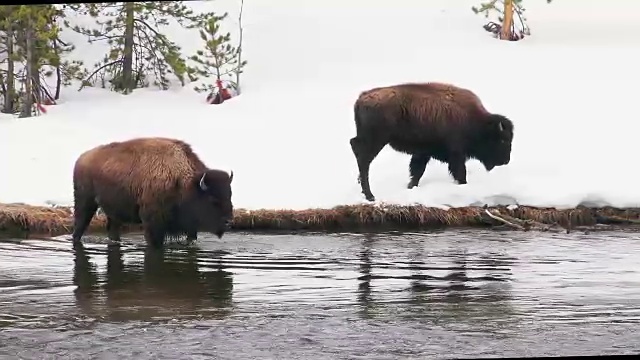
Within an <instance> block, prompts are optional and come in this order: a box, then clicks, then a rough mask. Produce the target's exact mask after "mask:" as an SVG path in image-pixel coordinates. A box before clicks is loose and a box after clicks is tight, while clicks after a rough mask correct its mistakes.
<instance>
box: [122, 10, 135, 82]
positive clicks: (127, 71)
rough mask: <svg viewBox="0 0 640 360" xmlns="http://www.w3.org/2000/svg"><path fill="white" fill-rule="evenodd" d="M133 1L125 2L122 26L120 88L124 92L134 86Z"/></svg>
mask: <svg viewBox="0 0 640 360" xmlns="http://www.w3.org/2000/svg"><path fill="white" fill-rule="evenodd" d="M133 5H134V3H133V2H127V3H125V5H124V6H125V16H126V20H125V28H124V59H123V61H122V90H124V93H125V94H128V93H130V92H131V91H133V89H134V88H135V85H136V84H135V83H134V82H133V30H134V12H133V10H134V8H133Z"/></svg>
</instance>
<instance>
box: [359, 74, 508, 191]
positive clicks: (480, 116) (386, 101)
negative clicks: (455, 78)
mask: <svg viewBox="0 0 640 360" xmlns="http://www.w3.org/2000/svg"><path fill="white" fill-rule="evenodd" d="M354 115H355V123H356V136H355V137H354V138H352V139H351V141H350V142H351V148H352V150H353V153H354V155H355V157H356V160H357V162H358V170H359V173H360V175H359V181H360V185H361V187H362V193H363V194H364V195H365V197H366V198H367V200H369V201H374V200H375V197H374V196H373V194H372V193H371V189H370V186H369V167H370V165H371V162H372V161H373V159H375V157H376V156H377V155H378V154H379V153H380V151H381V150H382V148H384V147H385V145H387V144H389V145H390V146H391V147H392V148H393V149H394V150H396V151H399V152H403V153H406V154H410V155H411V161H410V163H409V172H410V176H411V180H410V182H409V185H408V188H410V189H411V188H413V187H415V186H417V185H418V183H419V181H420V178H421V177H422V175H423V174H424V171H425V168H426V166H427V163H428V162H429V161H430V160H431V158H434V159H436V160H439V161H442V162H445V163H448V165H449V172H450V174H451V175H452V176H453V178H454V179H455V180H456V181H457V182H458V183H459V184H466V182H467V170H466V165H465V163H466V161H467V160H468V159H471V158H475V159H478V160H479V161H480V162H482V163H483V165H484V166H485V168H486V169H487V171H491V169H493V168H494V167H496V166H501V165H506V164H508V163H509V160H510V156H511V142H512V139H513V123H512V122H511V121H510V120H509V119H507V118H506V117H505V116H502V115H499V114H492V113H490V112H488V111H487V110H486V109H485V108H484V106H483V105H482V102H481V101H480V99H479V98H478V97H477V96H476V95H475V94H474V93H473V92H471V91H470V90H467V89H463V88H460V87H457V86H454V85H450V84H443V83H422V84H420V83H407V84H400V85H395V86H388V87H379V88H375V89H371V90H368V91H364V92H362V93H361V94H360V96H359V97H358V99H357V100H356V102H355V104H354Z"/></svg>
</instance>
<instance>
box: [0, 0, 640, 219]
mask: <svg viewBox="0 0 640 360" xmlns="http://www.w3.org/2000/svg"><path fill="white" fill-rule="evenodd" d="M239 3H240V1H239V0H215V1H211V2H198V1H194V2H191V6H192V7H194V8H196V9H197V10H217V11H229V12H230V18H231V19H230V21H231V22H230V23H229V25H228V26H229V30H231V31H235V24H234V23H233V22H234V21H235V19H236V18H237V11H238V10H239ZM477 3H478V2H477V1H475V0H456V1H451V0H429V1H420V2H418V1H414V0H397V1H393V2H391V1H384V2H383V1H369V0H368V1H365V0H352V1H348V2H345V1H338V0H306V1H299V2H291V1H284V0H272V1H258V0H246V1H245V4H244V15H243V23H244V28H245V33H244V44H243V47H244V49H245V52H244V55H243V56H244V57H245V58H246V59H247V60H248V61H249V65H248V66H247V68H246V71H245V73H244V74H243V79H242V81H243V94H242V95H241V96H239V97H237V98H234V99H232V100H230V101H228V102H225V103H224V104H223V105H220V106H215V105H207V104H206V103H205V101H204V98H205V95H203V94H197V93H195V92H194V91H192V90H191V89H192V87H191V86H188V87H185V88H183V89H172V90H169V91H164V92H162V91H158V90H155V89H143V90H136V91H135V92H134V93H133V94H131V95H128V96H124V95H119V94H116V93H113V92H109V91H107V90H102V89H98V88H85V89H84V90H83V91H81V92H78V91H77V87H73V88H70V89H65V90H64V91H63V94H62V99H61V101H60V104H59V105H56V106H50V107H48V110H49V111H48V113H47V114H46V115H44V116H41V117H38V118H29V119H17V118H11V117H7V116H6V115H4V116H3V117H0V166H1V167H2V172H3V176H2V177H0V202H24V203H31V204H43V203H46V202H54V203H59V204H71V203H72V181H71V173H72V168H73V163H74V161H75V160H76V158H77V156H78V155H79V154H80V153H81V152H83V151H85V150H87V149H88V148H90V147H93V146H95V145H98V144H102V143H106V142H110V141H114V140H124V139H128V138H131V137H137V136H155V135H162V136H170V137H177V138H181V139H184V140H186V141H188V142H190V143H191V144H192V145H193V147H194V149H195V150H196V152H197V153H198V154H199V155H200V156H201V157H202V159H203V160H204V161H205V162H206V163H207V164H208V165H209V166H211V167H215V168H222V169H233V171H234V173H235V177H234V204H235V206H236V207H238V208H249V209H255V208H291V209H302V208H309V207H331V206H334V205H338V204H352V203H359V202H362V201H363V196H362V195H361V193H360V187H359V184H358V183H357V181H356V178H357V167H356V163H355V159H354V157H353V154H352V152H351V149H350V146H349V139H350V138H351V137H353V136H354V135H355V126H354V124H353V102H354V100H355V99H356V97H357V96H358V94H359V92H360V91H362V90H365V89H368V88H371V87H375V86H381V85H389V84H395V83H400V82H405V81H442V82H450V83H453V84H456V85H459V86H463V87H468V88H470V89H472V90H473V91H475V92H476V93H477V94H478V95H479V96H480V98H481V99H482V100H483V102H484V104H485V106H486V107H487V109H489V110H490V111H493V112H498V113H501V114H504V115H506V116H508V117H509V118H511V119H512V120H513V122H514V124H515V137H514V144H513V153H512V156H511V163H510V164H509V165H507V166H503V167H498V168H496V169H494V170H493V171H492V172H490V173H487V172H486V171H485V170H484V168H483V167H482V165H480V163H479V162H477V161H469V162H468V163H467V169H468V184H467V185H463V186H460V185H456V184H454V182H453V179H452V178H451V177H450V176H449V175H448V173H447V168H446V165H444V164H441V163H439V162H437V161H433V162H432V163H430V164H429V166H428V167H427V170H426V172H425V175H424V177H423V179H422V181H421V183H420V187H418V188H415V189H412V190H407V189H406V184H407V182H408V163H409V156H407V155H403V154H399V153H396V152H394V151H393V150H391V149H390V148H388V147H387V148H385V149H384V150H383V151H382V152H381V153H380V155H379V156H378V157H377V158H376V159H375V160H374V162H373V163H372V167H371V188H372V190H373V193H374V194H375V195H376V198H377V200H378V201H380V202H391V203H415V202H419V203H422V204H426V205H435V206H438V205H443V204H447V205H450V206H465V205H470V204H484V203H487V204H494V203H496V202H497V203H514V202H515V203H518V204H522V205H535V206H559V207H566V206H575V205H578V204H579V203H581V202H590V203H596V204H612V205H616V206H640V190H639V189H638V187H637V176H638V172H637V171H638V169H637V165H636V159H637V157H638V155H637V152H638V147H637V144H638V142H639V141H640V140H639V130H640V125H638V124H639V120H640V118H639V115H638V111H637V108H636V105H637V103H638V90H637V84H638V83H640V71H638V64H640V35H638V34H640V3H636V2H632V1H626V0H562V1H559V0H557V1H556V2H554V3H552V4H549V5H548V4H546V2H545V1H543V0H527V1H525V3H526V4H525V6H526V7H527V13H526V15H527V17H528V19H529V21H528V24H529V25H530V27H531V31H532V36H530V37H528V38H526V39H525V40H524V41H520V42H506V41H498V40H495V39H493V38H491V37H490V35H489V33H487V32H485V31H484V30H483V29H482V25H483V24H484V23H485V22H486V21H487V20H486V19H485V18H484V17H483V16H480V15H475V14H474V13H473V12H472V11H471V10H470V8H471V6H472V5H477ZM71 20H72V21H73V19H71ZM76 20H77V21H82V19H76ZM172 38H173V39H176V40H177V41H178V42H179V43H180V45H181V46H182V47H183V48H184V49H185V51H186V52H192V51H194V50H195V49H197V48H198V47H199V46H200V38H199V36H198V35H197V33H196V32H188V31H185V30H182V29H179V30H175V32H174V33H173V36H172ZM71 40H72V41H75V43H76V45H77V46H78V50H77V51H76V52H75V53H74V54H73V55H72V56H73V57H75V58H81V59H83V60H85V61H86V62H87V63H88V64H92V63H94V62H95V61H96V60H97V59H98V58H99V57H101V56H102V54H103V50H104V47H103V48H100V46H99V45H89V44H86V42H85V41H84V40H83V38H82V37H81V36H80V35H75V37H74V38H73V39H71ZM506 61H509V62H510V64H509V65H504V64H505V62H506Z"/></svg>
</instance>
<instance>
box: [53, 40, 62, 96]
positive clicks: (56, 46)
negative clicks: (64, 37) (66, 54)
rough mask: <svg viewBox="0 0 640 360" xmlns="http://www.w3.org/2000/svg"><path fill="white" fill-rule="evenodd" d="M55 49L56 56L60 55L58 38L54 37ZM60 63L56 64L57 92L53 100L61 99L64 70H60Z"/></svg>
mask: <svg viewBox="0 0 640 360" xmlns="http://www.w3.org/2000/svg"><path fill="white" fill-rule="evenodd" d="M53 51H55V54H56V56H60V54H59V52H58V39H54V40H53ZM60 66H61V65H60V64H58V66H56V76H57V79H56V94H55V96H54V97H53V100H59V99H60V88H61V87H62V70H60Z"/></svg>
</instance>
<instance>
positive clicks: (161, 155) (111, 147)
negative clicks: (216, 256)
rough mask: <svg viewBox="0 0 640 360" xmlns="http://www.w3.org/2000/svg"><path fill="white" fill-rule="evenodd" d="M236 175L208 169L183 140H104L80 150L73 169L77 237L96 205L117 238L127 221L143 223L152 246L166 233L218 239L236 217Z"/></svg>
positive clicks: (74, 238)
mask: <svg viewBox="0 0 640 360" xmlns="http://www.w3.org/2000/svg"><path fill="white" fill-rule="evenodd" d="M232 179H233V172H231V173H230V174H227V173H226V172H224V171H220V170H213V169H209V168H207V167H206V166H205V165H204V163H203V162H202V161H201V160H200V159H199V158H198V156H197V155H196V154H195V153H194V152H193V150H192V149H191V146H190V145H188V144H187V143H185V142H183V141H180V140H175V139H169V138H137V139H132V140H128V141H123V142H113V143H110V144H106V145H100V146H98V147H95V148H93V149H91V150H88V151H86V152H84V153H83V154H81V155H80V156H79V157H78V159H77V161H76V163H75V167H74V170H73V190H74V231H73V240H74V241H79V240H80V238H81V237H82V235H83V234H84V232H85V231H86V229H87V226H88V225H89V223H90V221H91V218H92V217H93V215H94V214H95V212H96V210H97V209H98V207H100V208H102V210H103V211H104V213H105V215H106V216H107V232H108V233H109V238H110V239H111V240H114V241H119V240H120V229H121V225H122V224H124V223H134V224H139V223H141V224H142V225H143V227H144V230H145V240H146V241H147V243H149V244H151V245H153V246H154V247H161V246H162V244H163V243H164V239H165V237H166V236H167V235H170V236H179V235H185V234H186V236H187V238H188V239H191V240H195V239H196V238H197V232H198V231H199V230H203V231H208V232H212V233H215V234H216V235H217V236H218V237H219V238H220V237H222V235H223V234H224V232H225V231H226V230H228V228H229V225H230V221H231V220H232V217H233V205H232V202H231V181H232Z"/></svg>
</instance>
